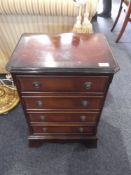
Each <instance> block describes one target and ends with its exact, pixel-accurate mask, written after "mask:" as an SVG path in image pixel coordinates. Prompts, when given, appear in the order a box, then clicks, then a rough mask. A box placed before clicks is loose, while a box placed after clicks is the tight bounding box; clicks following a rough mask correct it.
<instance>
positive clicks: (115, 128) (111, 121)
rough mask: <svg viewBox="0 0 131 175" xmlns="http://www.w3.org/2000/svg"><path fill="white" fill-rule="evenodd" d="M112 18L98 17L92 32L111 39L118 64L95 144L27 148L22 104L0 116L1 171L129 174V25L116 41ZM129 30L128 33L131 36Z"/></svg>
mask: <svg viewBox="0 0 131 175" xmlns="http://www.w3.org/2000/svg"><path fill="white" fill-rule="evenodd" d="M115 2H117V0H115V1H114V4H113V12H112V16H113V17H112V19H104V18H98V20H97V21H95V22H94V24H93V25H94V29H95V32H102V33H104V34H105V35H106V37H107V40H108V41H109V43H110V46H111V48H112V52H113V54H114V56H115V57H116V59H117V60H118V63H119V65H120V68H121V70H120V71H119V72H118V73H117V74H116V75H115V77H114V79H113V82H112V84H111V86H110V89H109V93H108V95H107V98H106V102H105V105H104V110H103V112H102V117H101V120H100V123H99V127H98V138H99V140H98V147H97V149H87V148H86V147H85V146H84V145H82V144H80V143H71V144H59V143H45V144H44V145H43V146H41V147H39V148H29V147H28V141H27V125H26V122H25V118H24V114H23V111H22V108H21V106H20V105H19V106H17V107H16V108H15V109H14V110H13V111H11V112H10V113H8V114H7V115H2V116H0V175H43V174H45V175H86V174H89V175H130V174H131V30H129V29H130V25H129V26H128V28H127V31H126V33H125V35H124V36H123V38H122V40H121V42H120V43H118V44H116V43H115V42H114V40H115V38H116V35H117V33H118V31H119V26H120V24H121V21H120V23H119V24H118V26H117V28H116V29H115V31H114V33H111V32H110V28H111V26H112V23H113V20H114V12H115V11H116V8H118V6H115ZM129 36H130V37H129Z"/></svg>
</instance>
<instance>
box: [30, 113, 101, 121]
mask: <svg viewBox="0 0 131 175" xmlns="http://www.w3.org/2000/svg"><path fill="white" fill-rule="evenodd" d="M98 115H99V113H95V112H94V113H93V112H92V113H29V114H28V117H29V119H30V122H31V123H34V122H66V123H68V122H90V123H96V122H97V120H98Z"/></svg>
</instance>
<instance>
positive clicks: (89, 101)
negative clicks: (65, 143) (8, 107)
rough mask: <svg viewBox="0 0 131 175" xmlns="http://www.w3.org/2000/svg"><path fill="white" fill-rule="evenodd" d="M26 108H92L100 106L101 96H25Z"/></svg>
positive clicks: (95, 108)
mask: <svg viewBox="0 0 131 175" xmlns="http://www.w3.org/2000/svg"><path fill="white" fill-rule="evenodd" d="M23 99H24V103H25V105H26V108H27V110H28V109H33V110H38V109H39V110H42V109H43V110H47V109H94V110H99V109H100V108H101V106H102V102H103V98H102V97H100V96H99V97H95V96H94V97H91V96H90V97H61V98H60V97H26V98H23Z"/></svg>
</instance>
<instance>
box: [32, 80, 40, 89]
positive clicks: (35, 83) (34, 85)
mask: <svg viewBox="0 0 131 175" xmlns="http://www.w3.org/2000/svg"><path fill="white" fill-rule="evenodd" d="M40 86H41V83H40V82H38V81H36V82H33V87H34V88H39V87H40Z"/></svg>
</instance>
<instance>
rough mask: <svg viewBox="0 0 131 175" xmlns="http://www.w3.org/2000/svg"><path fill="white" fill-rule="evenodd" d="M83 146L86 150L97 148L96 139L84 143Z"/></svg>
mask: <svg viewBox="0 0 131 175" xmlns="http://www.w3.org/2000/svg"><path fill="white" fill-rule="evenodd" d="M83 144H84V145H85V146H86V147H87V148H97V138H96V139H93V140H88V141H84V142H83Z"/></svg>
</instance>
